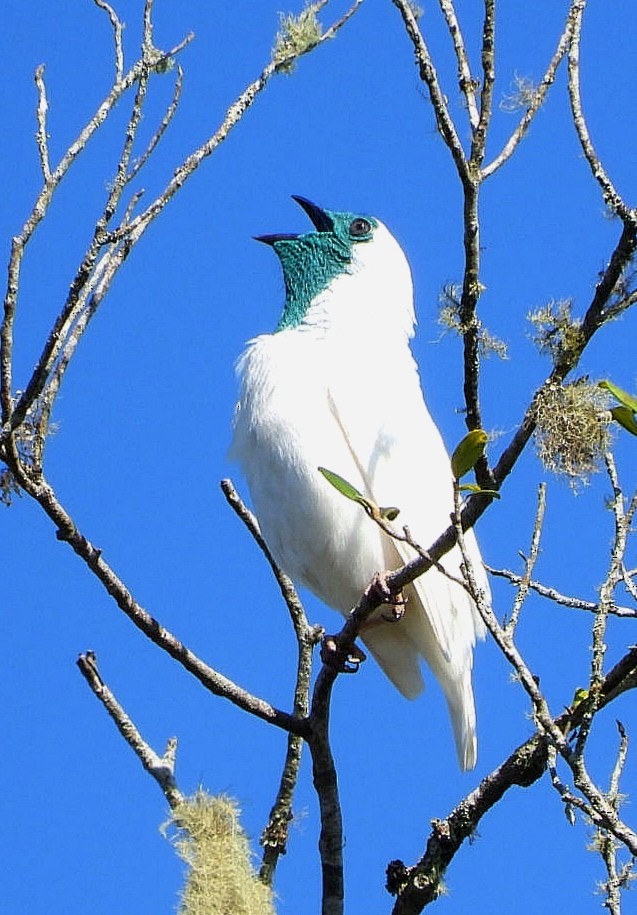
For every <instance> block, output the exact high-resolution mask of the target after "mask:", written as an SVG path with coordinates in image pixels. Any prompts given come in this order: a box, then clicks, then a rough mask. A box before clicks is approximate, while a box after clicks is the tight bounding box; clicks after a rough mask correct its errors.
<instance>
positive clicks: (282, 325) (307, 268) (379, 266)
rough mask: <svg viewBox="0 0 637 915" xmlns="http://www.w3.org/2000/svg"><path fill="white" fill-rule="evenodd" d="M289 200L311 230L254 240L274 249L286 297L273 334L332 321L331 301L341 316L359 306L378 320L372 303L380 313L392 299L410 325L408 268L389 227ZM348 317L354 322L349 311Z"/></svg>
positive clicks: (295, 197) (300, 198)
mask: <svg viewBox="0 0 637 915" xmlns="http://www.w3.org/2000/svg"><path fill="white" fill-rule="evenodd" d="M293 199H294V200H295V201H296V202H297V203H298V204H299V205H300V206H301V207H302V208H303V209H304V210H305V212H306V213H307V215H308V216H309V217H310V219H311V220H312V223H313V225H314V228H315V229H316V231H315V232H308V233H306V234H303V235H290V234H280V235H258V236H255V238H256V240H257V241H261V242H264V243H265V244H268V245H271V246H272V247H273V248H274V250H275V252H276V254H277V255H278V257H279V260H280V261H281V266H282V267H283V276H284V280H285V291H286V299H285V306H284V309H283V314H282V315H281V319H280V321H279V324H278V326H277V330H284V329H286V328H292V327H297V326H299V325H300V324H303V323H304V322H306V321H310V320H311V319H312V318H313V317H314V318H316V315H317V313H318V314H320V316H321V320H322V322H323V323H328V322H331V321H332V320H333V319H335V318H336V317H337V315H336V314H335V313H329V308H328V304H329V303H332V300H334V301H333V303H332V304H333V306H334V308H335V309H337V310H338V314H339V315H341V316H343V317H344V318H347V317H348V316H347V315H346V314H344V312H345V311H346V310H347V308H350V309H352V312H353V310H354V309H355V308H356V307H357V306H360V307H362V308H365V309H366V311H367V319H370V318H371V319H373V318H374V317H378V316H374V315H373V314H372V313H371V312H372V311H373V306H374V305H376V306H379V308H377V309H376V310H382V308H383V307H385V308H386V307H387V306H388V305H389V304H390V303H391V301H394V302H395V301H396V300H397V296H398V301H400V300H402V301H407V302H408V303H409V305H408V311H409V318H408V320H409V321H410V323H411V324H413V308H412V304H411V301H412V287H411V272H410V269H409V264H408V263H407V259H406V258H405V255H404V254H403V251H402V249H401V248H400V245H399V244H398V242H397V241H396V239H395V238H394V237H393V235H391V233H390V232H389V231H388V229H386V228H385V226H384V225H383V224H382V223H381V222H380V221H379V220H378V219H375V218H374V217H373V216H364V215H358V214H356V213H349V212H334V211H332V210H324V209H322V208H321V207H318V206H317V205H316V204H314V203H312V202H311V201H309V200H307V199H306V198H305V197H298V196H296V195H294V196H293ZM403 293H406V295H405V294H403ZM388 298H389V302H387V299H388ZM365 300H367V302H366V303H365ZM343 303H346V304H343ZM349 317H351V318H352V321H354V320H355V319H356V316H355V315H354V314H353V313H352V314H350V315H349ZM394 317H395V316H394ZM408 332H409V331H408Z"/></svg>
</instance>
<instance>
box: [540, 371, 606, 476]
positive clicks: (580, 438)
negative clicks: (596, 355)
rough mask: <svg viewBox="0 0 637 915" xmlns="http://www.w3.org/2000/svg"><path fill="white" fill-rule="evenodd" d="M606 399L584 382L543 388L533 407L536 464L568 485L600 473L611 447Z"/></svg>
mask: <svg viewBox="0 0 637 915" xmlns="http://www.w3.org/2000/svg"><path fill="white" fill-rule="evenodd" d="M610 419H611V416H610V413H609V410H608V395H607V394H606V392H605V391H603V390H602V389H601V388H600V387H599V385H597V384H593V383H591V382H590V381H588V380H587V379H584V378H583V379H579V380H578V381H575V382H573V383H572V384H566V385H561V384H558V383H557V382H553V383H550V384H548V385H546V386H545V387H544V388H543V390H542V391H541V392H540V394H539V395H538V397H537V399H536V403H535V421H536V424H537V426H536V430H535V444H536V447H537V452H538V455H539V458H540V460H541V461H542V463H543V464H544V466H545V467H546V468H547V470H550V471H552V472H553V473H556V474H561V475H564V476H566V477H568V479H569V481H570V482H571V484H572V485H574V486H576V485H577V484H579V483H587V482H588V479H589V477H590V475H591V474H592V473H595V472H596V471H597V470H599V469H600V467H601V463H602V460H603V456H604V452H605V451H607V450H608V448H609V446H610V443H611V431H610Z"/></svg>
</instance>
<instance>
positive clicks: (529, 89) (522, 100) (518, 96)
mask: <svg viewBox="0 0 637 915" xmlns="http://www.w3.org/2000/svg"><path fill="white" fill-rule="evenodd" d="M535 91H536V86H535V83H534V82H533V80H531V79H529V77H528V76H520V74H519V73H514V74H513V79H512V80H511V92H509V93H506V94H505V95H503V97H502V101H501V102H500V110H501V111H519V110H520V109H521V108H529V107H530V105H531V102H532V101H533V96H534V95H535Z"/></svg>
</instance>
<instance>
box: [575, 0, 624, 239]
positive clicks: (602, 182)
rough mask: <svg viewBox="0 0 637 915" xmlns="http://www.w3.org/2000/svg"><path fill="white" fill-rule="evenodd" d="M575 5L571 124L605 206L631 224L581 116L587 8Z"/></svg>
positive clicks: (582, 1) (581, 4)
mask: <svg viewBox="0 0 637 915" xmlns="http://www.w3.org/2000/svg"><path fill="white" fill-rule="evenodd" d="M575 6H576V9H575V16H574V21H573V34H572V37H571V43H570V47H569V53H568V94H569V98H570V101H571V111H572V114H573V124H574V125H575V130H576V131H577V136H578V138H579V141H580V144H581V146H582V150H583V152H584V156H585V157H586V161H587V162H588V164H589V166H590V169H591V172H592V173H593V177H594V178H595V180H596V181H597V182H598V184H599V186H600V187H601V189H602V194H603V196H604V202H605V204H606V206H607V207H609V208H610V209H611V210H612V211H613V212H614V213H617V215H618V216H619V217H620V218H621V219H622V220H623V221H624V222H630V223H632V224H633V226H634V225H635V222H636V220H637V213H636V212H635V211H634V210H630V209H629V208H628V207H627V206H626V204H625V203H624V201H623V199H622V197H621V195H620V194H619V192H618V191H617V189H616V188H615V185H614V184H613V182H612V181H611V179H610V176H609V175H608V172H607V171H606V169H605V168H604V166H603V165H602V162H601V159H600V158H599V156H598V155H597V152H596V151H595V147H594V146H593V141H592V140H591V136H590V133H589V130H588V124H587V123H586V118H585V116H584V111H583V108H582V97H581V85H580V46H581V39H582V19H583V16H584V10H585V8H586V0H581V2H580V3H578V4H576V5H575Z"/></svg>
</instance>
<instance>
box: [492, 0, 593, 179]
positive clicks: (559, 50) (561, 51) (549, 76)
mask: <svg viewBox="0 0 637 915" xmlns="http://www.w3.org/2000/svg"><path fill="white" fill-rule="evenodd" d="M581 2H582V0H574V2H573V3H572V4H571V7H570V8H569V11H568V14H567V17H566V23H565V25H564V29H563V31H562V34H561V35H560V38H559V41H558V43H557V47H556V49H555V53H554V54H553V57H552V58H551V60H550V62H549V65H548V67H547V68H546V71H545V73H544V76H543V77H542V79H541V80H540V83H539V85H538V87H537V88H536V89H535V91H534V92H533V94H532V95H531V98H530V100H529V103H528V105H527V107H526V110H525V112H524V114H523V115H522V117H521V119H520V123H519V124H518V126H517V127H516V128H515V130H514V131H513V133H512V134H511V136H510V137H509V139H508V140H507V142H506V143H505V145H504V147H503V148H502V150H501V152H499V153H498V155H497V156H495V158H494V159H492V160H491V162H490V163H489V164H488V165H486V166H484V167H483V169H482V177H483V179H484V178H489V177H490V176H491V175H492V174H493V173H494V172H495V171H497V170H498V169H499V168H500V167H501V166H502V165H504V163H505V162H506V161H507V160H508V159H510V158H511V156H512V155H513V153H514V152H515V150H516V149H517V147H518V145H519V143H520V141H521V140H522V139H523V137H524V136H525V135H526V133H527V131H528V129H529V127H530V125H531V122H532V120H533V118H534V117H535V115H536V114H537V113H538V111H539V110H540V108H541V107H542V105H543V103H544V100H545V98H546V95H547V93H548V91H549V89H550V88H551V86H552V85H553V83H554V82H555V74H556V73H557V68H558V67H559V65H560V64H561V62H562V60H563V59H564V57H565V55H566V53H567V52H568V48H569V45H570V43H571V36H572V34H573V27H574V20H575V16H576V14H577V10H578V7H579V6H580V4H581Z"/></svg>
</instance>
